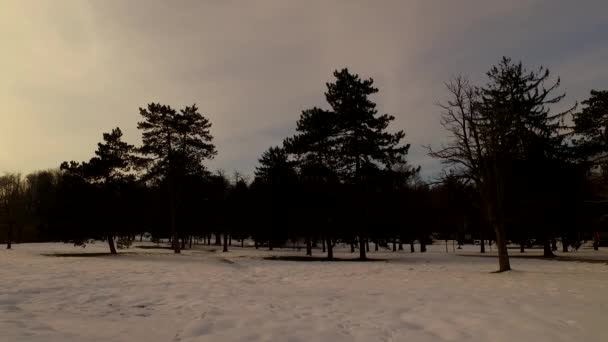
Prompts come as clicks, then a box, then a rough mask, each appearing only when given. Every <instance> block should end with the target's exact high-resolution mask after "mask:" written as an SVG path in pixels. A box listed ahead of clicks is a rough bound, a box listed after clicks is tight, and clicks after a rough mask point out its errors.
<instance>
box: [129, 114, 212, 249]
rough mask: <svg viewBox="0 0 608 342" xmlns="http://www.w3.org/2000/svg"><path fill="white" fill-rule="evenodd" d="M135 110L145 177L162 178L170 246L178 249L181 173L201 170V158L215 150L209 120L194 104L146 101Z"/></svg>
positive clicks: (196, 172)
mask: <svg viewBox="0 0 608 342" xmlns="http://www.w3.org/2000/svg"><path fill="white" fill-rule="evenodd" d="M139 112H140V114H141V116H142V117H143V118H144V121H142V122H139V123H138V125H137V128H138V129H140V130H142V141H143V145H142V147H141V148H140V152H141V153H142V154H144V155H146V156H149V157H150V158H149V160H148V161H149V163H150V167H149V168H148V175H149V177H161V178H164V179H165V180H166V184H167V187H168V190H169V216H170V226H171V236H172V241H173V248H174V251H175V253H179V252H180V245H179V233H178V230H177V209H178V207H179V199H180V190H181V186H182V182H183V178H184V177H185V176H187V175H190V174H200V173H204V172H205V171H206V170H205V167H204V165H203V162H204V161H205V160H206V159H211V158H213V157H214V156H215V155H216V154H217V152H216V149H215V146H214V145H213V144H212V143H211V141H212V140H213V137H212V135H211V133H210V131H209V129H210V128H211V123H210V122H209V120H208V119H207V118H205V117H204V116H202V115H201V114H200V113H199V112H198V108H197V107H196V105H192V106H189V107H185V108H184V109H182V110H181V111H180V112H179V113H178V112H176V111H175V110H174V109H173V108H171V107H170V106H166V105H160V104H156V103H150V104H148V107H147V108H140V109H139Z"/></svg>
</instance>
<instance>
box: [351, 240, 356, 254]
mask: <svg viewBox="0 0 608 342" xmlns="http://www.w3.org/2000/svg"><path fill="white" fill-rule="evenodd" d="M350 252H351V253H355V243H354V242H353V241H351V242H350Z"/></svg>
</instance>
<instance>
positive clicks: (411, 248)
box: [410, 240, 416, 253]
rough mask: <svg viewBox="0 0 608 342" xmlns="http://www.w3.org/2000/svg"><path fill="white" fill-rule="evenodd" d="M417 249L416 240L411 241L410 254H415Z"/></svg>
mask: <svg viewBox="0 0 608 342" xmlns="http://www.w3.org/2000/svg"><path fill="white" fill-rule="evenodd" d="M415 252H416V248H414V240H410V253H415Z"/></svg>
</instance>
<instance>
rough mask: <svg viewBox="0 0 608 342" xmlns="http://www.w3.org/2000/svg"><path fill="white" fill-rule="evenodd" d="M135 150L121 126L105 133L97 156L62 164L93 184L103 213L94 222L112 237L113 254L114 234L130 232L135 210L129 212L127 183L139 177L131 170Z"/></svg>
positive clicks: (97, 205)
mask: <svg viewBox="0 0 608 342" xmlns="http://www.w3.org/2000/svg"><path fill="white" fill-rule="evenodd" d="M134 150H135V147H134V146H133V145H130V144H128V143H126V142H124V141H122V131H121V130H120V128H118V127H117V128H115V129H113V130H112V131H111V132H110V133H104V134H103V142H100V143H98V144H97V150H96V151H95V157H93V158H91V160H90V161H89V162H83V163H76V162H71V163H67V162H64V163H63V164H62V165H61V169H62V170H64V171H65V172H69V173H70V174H71V175H72V176H73V177H80V178H82V180H83V181H85V182H86V183H88V184H89V185H90V186H89V187H88V189H89V190H90V191H91V192H89V193H90V195H91V200H92V201H94V205H93V203H91V204H92V205H93V207H94V208H93V209H94V210H95V211H97V212H98V213H99V215H98V217H99V219H98V220H96V222H91V224H92V225H96V226H98V227H99V231H100V232H101V235H103V238H105V239H106V240H107V241H108V245H109V247H110V253H111V254H116V246H115V244H114V238H115V237H116V236H117V235H119V236H125V235H128V234H127V233H126V231H125V228H126V227H127V226H128V222H127V216H129V215H132V214H133V213H130V212H129V210H128V208H129V205H128V203H127V201H126V200H125V198H124V196H125V190H126V187H127V184H128V183H133V182H134V180H135V178H134V175H133V174H130V173H129V172H130V171H131V169H132V166H133V165H134V162H135V160H136V158H135V157H134V155H133V153H134ZM121 228H122V229H121ZM122 240H123V241H127V240H125V239H122Z"/></svg>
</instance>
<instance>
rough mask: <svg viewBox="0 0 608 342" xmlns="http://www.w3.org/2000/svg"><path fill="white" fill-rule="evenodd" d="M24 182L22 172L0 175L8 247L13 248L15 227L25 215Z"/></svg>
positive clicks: (0, 203) (1, 209)
mask: <svg viewBox="0 0 608 342" xmlns="http://www.w3.org/2000/svg"><path fill="white" fill-rule="evenodd" d="M24 190H25V189H24V183H23V181H22V179H21V175H20V174H5V175H3V176H1V177H0V215H1V216H0V217H1V218H2V219H3V220H2V221H4V224H5V225H6V229H7V230H6V232H7V236H6V249H11V247H12V241H13V233H14V230H15V227H16V226H17V225H19V224H21V223H22V221H23V218H24V216H25V198H24V193H25V191H24Z"/></svg>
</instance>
